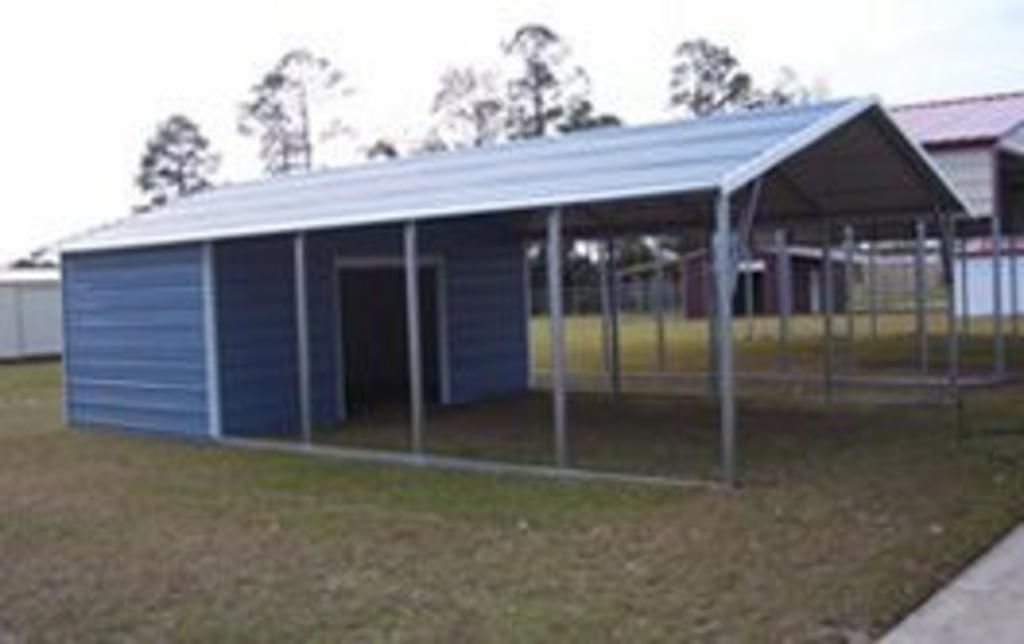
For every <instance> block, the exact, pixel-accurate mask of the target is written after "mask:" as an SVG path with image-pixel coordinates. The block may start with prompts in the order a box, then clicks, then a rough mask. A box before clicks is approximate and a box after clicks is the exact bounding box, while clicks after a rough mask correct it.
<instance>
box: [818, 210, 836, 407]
mask: <svg viewBox="0 0 1024 644" xmlns="http://www.w3.org/2000/svg"><path fill="white" fill-rule="evenodd" d="M821 259H822V263H823V264H824V265H823V266H822V272H823V274H822V282H823V283H824V284H823V291H824V293H823V296H824V297H823V298H822V299H823V300H824V301H823V302H822V304H823V305H824V307H823V308H824V309H825V316H824V327H825V328H824V336H825V337H824V343H825V347H824V349H825V350H824V361H823V365H822V366H823V369H824V374H823V375H824V386H825V400H827V401H831V400H832V385H833V382H832V378H833V375H834V373H833V372H834V370H835V346H834V337H833V319H832V318H833V315H835V308H836V301H835V286H836V285H835V266H833V265H832V225H831V223H829V222H825V242H824V244H823V245H822V249H821Z"/></svg>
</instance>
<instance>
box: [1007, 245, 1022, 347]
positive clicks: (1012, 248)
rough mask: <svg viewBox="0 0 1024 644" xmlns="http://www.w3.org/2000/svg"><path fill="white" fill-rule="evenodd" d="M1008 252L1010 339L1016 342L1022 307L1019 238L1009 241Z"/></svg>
mask: <svg viewBox="0 0 1024 644" xmlns="http://www.w3.org/2000/svg"><path fill="white" fill-rule="evenodd" d="M1008 241H1009V243H1008V244H1007V246H1008V247H1009V248H1008V252H1007V254H1006V259H1007V261H1008V262H1009V263H1010V337H1012V338H1013V339H1014V340H1016V339H1017V337H1018V336H1019V335H1020V320H1019V310H1018V309H1019V305H1020V302H1019V300H1020V291H1019V290H1018V289H1019V288H1020V282H1019V279H1018V278H1019V275H1018V274H1017V271H1018V268H1019V267H1018V266H1017V236H1016V235H1012V236H1010V238H1009V239H1008Z"/></svg>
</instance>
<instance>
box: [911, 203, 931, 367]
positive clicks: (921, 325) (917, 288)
mask: <svg viewBox="0 0 1024 644" xmlns="http://www.w3.org/2000/svg"><path fill="white" fill-rule="evenodd" d="M927 235H928V231H927V228H926V226H925V222H924V220H923V219H917V220H916V221H915V222H914V240H915V244H914V311H915V313H916V320H917V327H916V328H917V350H918V359H919V361H920V362H919V363H920V368H921V372H922V373H928V362H929V360H928V358H929V355H928V353H929V352H928V310H927V301H926V293H925V291H926V290H927V287H926V276H925V250H926V248H925V247H926V244H927Z"/></svg>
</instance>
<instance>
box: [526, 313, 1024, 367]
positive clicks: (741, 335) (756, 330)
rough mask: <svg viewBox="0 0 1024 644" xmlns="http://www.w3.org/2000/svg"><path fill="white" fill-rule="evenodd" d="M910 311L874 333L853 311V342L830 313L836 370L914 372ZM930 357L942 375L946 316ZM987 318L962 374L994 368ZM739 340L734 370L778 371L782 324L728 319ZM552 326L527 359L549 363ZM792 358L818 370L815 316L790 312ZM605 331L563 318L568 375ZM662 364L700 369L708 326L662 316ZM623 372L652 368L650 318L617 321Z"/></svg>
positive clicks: (1014, 344)
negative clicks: (664, 319)
mask: <svg viewBox="0 0 1024 644" xmlns="http://www.w3.org/2000/svg"><path fill="white" fill-rule="evenodd" d="M915 320H916V318H915V317H914V315H912V314H905V313H894V314H886V315H881V316H879V318H878V335H877V336H876V337H874V338H873V337H872V336H871V321H870V319H869V317H868V316H867V315H864V314H858V315H856V316H855V317H854V319H853V327H854V328H853V336H852V338H853V339H852V341H851V340H850V337H851V336H850V333H849V326H848V324H849V319H848V318H847V316H846V315H845V314H837V315H836V316H835V321H834V326H833V337H834V342H835V344H834V346H835V355H836V371H837V372H838V373H843V372H848V373H857V372H860V373H868V372H872V371H875V372H908V373H915V372H918V371H919V365H920V357H919V356H920V349H919V346H918V340H917V334H916V326H915V325H916V321H915ZM927 324H928V340H929V341H928V349H929V351H928V356H929V363H930V367H931V368H932V369H934V371H935V372H937V373H941V371H942V370H943V369H945V367H946V364H947V358H948V355H949V354H948V344H947V338H946V329H947V325H946V318H945V315H944V314H942V313H933V314H931V315H929V316H928V321H927ZM992 328H993V323H992V320H991V319H973V320H972V321H971V327H970V331H971V335H970V336H969V337H967V338H964V339H963V342H962V346H961V360H962V367H963V370H964V371H965V372H966V373H985V372H988V371H991V369H992V353H993V342H992ZM733 329H734V333H733V336H734V338H735V339H736V344H735V354H736V368H737V370H740V371H750V372H765V371H775V370H777V369H778V367H779V364H780V361H779V357H780V356H779V343H778V334H779V323H778V319H777V318H774V317H756V318H753V319H752V321H751V320H748V319H744V318H737V319H736V320H735V321H734V324H733ZM549 332H550V328H549V321H548V319H547V317H543V316H537V317H534V318H533V319H532V320H531V323H530V339H531V347H530V348H531V357H532V361H533V363H534V365H535V366H536V367H537V368H539V369H547V368H548V366H549V362H550V353H549V352H550V348H549V347H550V334H549ZM1004 333H1005V334H1006V343H1007V355H1008V356H1009V358H1010V359H1011V361H1013V360H1015V359H1018V358H1019V359H1021V360H1024V341H1022V338H1013V337H1012V336H1011V335H1010V325H1009V323H1008V322H1007V323H1006V326H1005V330H1004ZM790 334H791V343H790V348H789V359H790V361H791V364H792V366H793V368H794V369H795V370H797V371H799V372H804V373H809V374H820V373H821V371H822V364H823V355H824V343H823V336H824V329H823V323H822V320H821V318H820V317H819V316H794V317H793V319H792V321H791V329H790ZM601 337H602V332H601V320H600V317H599V316H570V317H567V318H566V332H565V342H566V348H567V362H568V368H569V371H570V372H576V373H597V372H600V371H601V370H602V368H603V363H602V352H601V346H602V340H601ZM665 337H666V368H667V370H669V371H672V372H684V371H689V372H693V371H705V370H706V369H707V365H708V357H709V356H708V348H707V338H708V323H707V321H706V320H699V319H695V320H683V319H680V318H678V317H667V318H666V324H665ZM620 351H621V355H622V369H623V370H624V371H626V372H630V371H633V372H650V371H655V370H656V369H657V366H658V363H657V325H656V323H655V321H654V318H653V316H650V315H636V314H627V315H623V316H621V321H620Z"/></svg>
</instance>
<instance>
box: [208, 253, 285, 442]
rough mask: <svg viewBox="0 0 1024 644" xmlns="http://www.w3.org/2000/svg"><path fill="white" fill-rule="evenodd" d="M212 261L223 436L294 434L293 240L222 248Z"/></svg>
mask: <svg viewBox="0 0 1024 644" xmlns="http://www.w3.org/2000/svg"><path fill="white" fill-rule="evenodd" d="M215 255H216V282H217V329H218V333H217V341H218V359H219V361H220V391H221V414H222V431H223V433H224V435H226V436H254V435H272V434H276V435H284V434H289V433H295V432H296V431H297V430H298V427H299V400H298V385H297V368H298V367H297V357H296V351H297V349H296V329H295V289H294V258H293V256H292V241H291V238H285V237H276V238H266V239H257V240H243V241H232V242H222V243H218V244H217V245H216V247H215Z"/></svg>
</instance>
